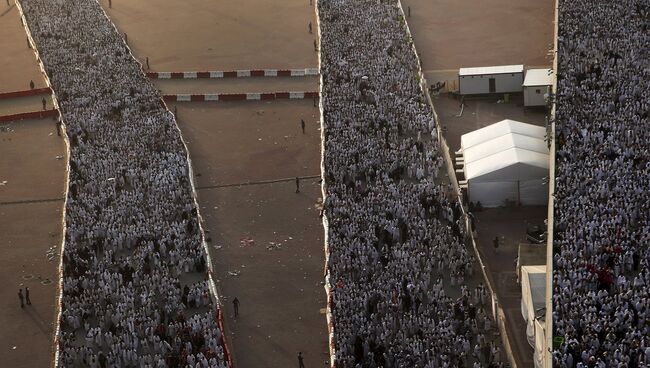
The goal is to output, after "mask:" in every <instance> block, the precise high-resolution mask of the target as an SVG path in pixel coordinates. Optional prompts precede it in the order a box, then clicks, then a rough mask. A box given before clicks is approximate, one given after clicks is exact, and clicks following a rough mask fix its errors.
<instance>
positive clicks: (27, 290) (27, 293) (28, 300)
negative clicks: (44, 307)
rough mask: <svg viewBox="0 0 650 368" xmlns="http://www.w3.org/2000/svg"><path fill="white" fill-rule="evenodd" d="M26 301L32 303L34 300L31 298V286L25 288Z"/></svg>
mask: <svg viewBox="0 0 650 368" xmlns="http://www.w3.org/2000/svg"><path fill="white" fill-rule="evenodd" d="M25 303H27V305H32V301H31V300H30V299H29V288H28V287H26V288H25Z"/></svg>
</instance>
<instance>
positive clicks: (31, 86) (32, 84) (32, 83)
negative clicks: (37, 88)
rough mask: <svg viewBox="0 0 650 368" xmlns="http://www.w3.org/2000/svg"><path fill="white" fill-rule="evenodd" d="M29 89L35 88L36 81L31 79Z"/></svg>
mask: <svg viewBox="0 0 650 368" xmlns="http://www.w3.org/2000/svg"><path fill="white" fill-rule="evenodd" d="M29 89H34V81H33V80H30V81H29Z"/></svg>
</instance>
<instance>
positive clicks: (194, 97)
mask: <svg viewBox="0 0 650 368" xmlns="http://www.w3.org/2000/svg"><path fill="white" fill-rule="evenodd" d="M190 101H192V102H194V101H197V102H202V101H205V95H191V96H190Z"/></svg>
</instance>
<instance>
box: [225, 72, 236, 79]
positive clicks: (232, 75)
mask: <svg viewBox="0 0 650 368" xmlns="http://www.w3.org/2000/svg"><path fill="white" fill-rule="evenodd" d="M223 77H224V78H234V77H237V72H236V71H230V72H223Z"/></svg>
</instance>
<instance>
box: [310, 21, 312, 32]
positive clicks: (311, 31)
mask: <svg viewBox="0 0 650 368" xmlns="http://www.w3.org/2000/svg"><path fill="white" fill-rule="evenodd" d="M309 33H312V31H311V22H309Z"/></svg>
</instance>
